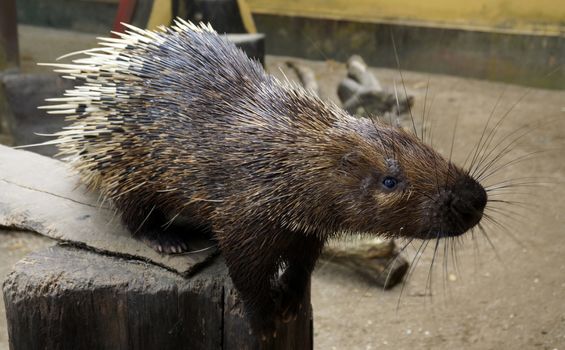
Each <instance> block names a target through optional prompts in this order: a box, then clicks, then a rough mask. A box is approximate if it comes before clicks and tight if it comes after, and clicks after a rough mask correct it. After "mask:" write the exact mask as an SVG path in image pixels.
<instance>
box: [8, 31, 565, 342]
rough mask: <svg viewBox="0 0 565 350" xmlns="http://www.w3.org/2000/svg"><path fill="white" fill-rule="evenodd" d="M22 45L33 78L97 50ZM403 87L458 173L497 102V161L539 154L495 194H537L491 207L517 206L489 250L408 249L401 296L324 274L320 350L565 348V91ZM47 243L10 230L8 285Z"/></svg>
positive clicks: (272, 61)
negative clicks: (57, 60) (19, 265)
mask: <svg viewBox="0 0 565 350" xmlns="http://www.w3.org/2000/svg"><path fill="white" fill-rule="evenodd" d="M20 35H21V43H20V45H21V51H22V58H23V60H24V64H23V67H24V70H26V71H38V69H41V68H36V67H34V66H33V65H32V63H33V62H37V61H50V60H52V59H53V57H54V56H57V55H59V54H63V53H66V52H68V51H72V50H78V49H81V48H86V47H88V46H90V45H91V44H92V42H93V38H92V37H91V36H88V35H78V36H77V35H75V34H74V33H68V32H67V33H65V32H60V31H51V30H43V29H41V30H38V29H36V28H31V27H21V28H20ZM67 38H68V39H69V40H68V41H67V40H66V39H67ZM53 39H55V40H56V43H55V42H53ZM50 40H51V41H50ZM46 52H49V54H48V55H46ZM284 61H285V58H275V57H269V58H268V61H267V62H268V69H269V70H270V71H272V72H274V73H275V74H276V75H279V76H280V75H281V72H280V70H278V69H277V67H278V66H279V65H280V64H281V63H283V62H284ZM303 62H304V61H303ZM304 63H305V64H308V65H309V66H311V67H312V68H313V69H314V70H315V72H316V76H317V78H318V80H319V83H320V86H321V90H322V91H321V94H322V96H323V97H325V98H329V99H335V98H336V97H335V92H334V91H335V87H336V86H337V82H338V81H339V79H341V78H342V77H343V76H344V74H345V73H344V68H343V65H341V64H338V63H335V62H331V61H329V62H304ZM374 72H375V74H376V75H377V76H378V77H379V79H381V81H382V83H383V85H385V86H393V85H394V83H396V85H397V86H398V87H399V90H402V89H401V86H402V84H401V82H400V78H399V76H398V73H397V72H396V71H394V70H387V69H376V70H374ZM404 80H405V85H406V88H407V90H408V91H409V93H410V94H413V95H414V96H415V98H416V105H415V107H414V117H415V120H416V125H417V128H418V130H420V126H421V120H422V111H423V107H424V101H425V102H426V111H427V112H426V114H427V116H426V119H427V120H428V121H430V120H431V124H432V127H431V128H430V127H429V122H428V123H426V124H427V125H428V126H427V127H426V130H427V134H428V135H429V134H430V130H432V132H431V133H432V136H433V137H432V138H433V143H434V145H435V147H436V149H438V150H439V151H441V152H442V153H444V154H445V155H446V156H448V155H449V154H450V149H451V143H452V140H453V145H454V146H453V152H452V154H453V155H452V157H453V159H454V160H455V161H456V162H458V163H462V162H463V160H464V159H465V157H466V155H467V154H468V153H469V152H470V151H471V150H472V148H473V147H474V146H475V145H476V144H477V142H478V141H479V139H480V137H481V134H482V131H483V129H484V127H485V125H486V123H487V120H488V119H489V115H490V114H491V112H492V111H493V108H494V106H495V105H497V101H498V105H497V107H496V109H495V112H494V116H495V118H494V120H495V121H494V122H493V121H491V122H490V125H491V126H492V125H495V124H496V120H499V119H500V117H502V116H504V115H506V114H507V115H508V116H507V117H505V120H504V121H503V122H502V123H501V124H500V125H499V126H498V127H497V132H496V135H495V138H494V141H493V142H491V143H490V147H493V146H495V145H497V143H498V140H503V143H502V145H500V146H499V147H498V148H497V149H498V151H497V150H495V151H494V152H493V153H492V154H491V156H493V155H496V154H498V153H497V152H500V150H503V149H504V147H505V146H504V145H505V144H506V143H507V142H509V141H511V140H512V139H513V137H514V136H520V137H519V140H518V141H517V142H516V143H515V144H513V145H512V146H511V147H510V149H511V152H510V153H509V154H508V155H507V156H506V157H505V158H504V159H503V160H502V161H501V163H500V164H505V163H506V162H508V161H511V160H513V159H517V157H520V156H522V155H525V154H528V153H531V152H540V153H535V154H533V155H532V156H531V157H530V158H529V159H527V160H525V161H523V162H519V163H516V164H511V165H510V166H507V167H503V168H502V169H501V170H500V171H499V172H498V173H497V175H496V176H493V177H491V178H489V179H488V180H487V181H486V185H488V184H491V185H492V184H496V183H498V182H500V181H504V180H512V181H514V182H528V183H530V182H531V183H534V184H535V186H527V187H526V186H522V187H515V188H508V189H507V190H505V191H499V192H498V194H497V195H493V196H491V199H504V200H508V201H512V202H513V203H493V202H491V203H489V206H488V207H489V211H488V213H489V214H490V215H492V216H493V218H495V219H496V220H497V222H499V223H500V225H498V226H497V225H494V224H492V223H491V224H488V223H487V224H486V235H487V236H488V239H487V238H486V237H485V236H484V235H482V234H481V233H480V232H475V233H474V234H473V236H471V235H470V234H469V235H467V236H465V237H464V238H463V239H462V240H461V241H460V242H459V244H456V245H455V249H454V250H452V249H451V247H452V246H453V244H450V245H449V247H447V249H446V250H444V244H445V243H444V241H442V242H440V243H439V247H438V250H437V252H438V253H437V256H436V258H435V260H433V256H434V254H433V251H434V245H435V243H434V242H432V243H429V244H428V245H427V249H425V250H424V252H423V254H416V252H417V250H418V249H419V248H420V242H418V243H414V244H413V245H412V246H409V247H408V248H407V249H406V252H405V256H406V257H407V258H408V259H410V260H412V259H413V258H416V260H415V261H413V262H414V263H413V264H412V266H413V267H415V268H414V271H413V272H412V273H411V274H410V276H409V278H408V279H407V281H406V283H405V284H404V286H403V287H402V286H398V287H396V288H393V289H392V290H390V291H383V290H381V289H380V288H378V287H375V286H373V285H371V284H370V283H368V282H367V281H365V280H363V279H361V278H359V277H357V276H355V275H353V274H352V273H351V271H349V270H347V269H345V268H343V267H340V266H337V265H335V264H333V263H331V262H330V263H326V262H323V263H321V264H319V266H318V268H317V270H316V271H315V273H314V276H313V282H312V303H313V305H314V310H315V323H314V324H315V347H316V349H565V255H564V254H563V252H565V236H564V235H565V215H564V214H563V210H564V209H565V156H564V155H563V151H564V150H565V122H564V119H565V112H564V108H565V92H563V91H548V90H540V89H528V88H524V87H519V86H512V85H505V84H497V83H491V82H484V81H477V80H472V79H461V78H455V77H448V76H438V75H426V74H420V73H413V72H404ZM426 90H427V98H425V96H426ZM516 104H517V105H516ZM513 105H516V106H515V107H514V108H512V109H511V107H512V106H513ZM510 109H511V110H510ZM455 121H457V127H456V128H455ZM454 130H455V137H453V135H454ZM487 130H491V127H488V128H487ZM523 131H526V133H525V135H522V134H524V132H523ZM487 132H488V131H487ZM512 133H514V134H512ZM506 135H510V136H508V137H506ZM512 135H513V136H512ZM505 137H506V138H505ZM489 149H490V148H489ZM487 154H488V152H487ZM505 159H506V161H505ZM494 168H495V167H492V169H494ZM503 192H504V193H503ZM489 240H490V242H491V243H489ZM398 243H399V245H401V244H402V242H398ZM48 244H52V243H51V242H50V241H48V240H47V239H43V238H42V237H38V236H36V235H33V234H27V233H18V232H16V233H14V232H6V231H0V279H3V278H4V276H5V275H6V274H7V273H8V271H9V266H11V265H12V264H13V263H15V262H16V261H17V260H18V259H20V258H21V257H23V256H24V255H25V254H27V253H28V252H30V251H32V250H35V249H38V248H40V247H42V246H45V245H48ZM445 251H446V252H447V253H448V254H444V252H445ZM452 251H454V252H456V256H457V259H454V256H453V255H452ZM446 255H447V256H446ZM432 261H434V266H433V269H430V266H431V263H432ZM430 271H431V273H430ZM0 312H2V313H3V309H0ZM4 348H7V338H6V331H5V324H4V316H3V315H0V349H4Z"/></svg>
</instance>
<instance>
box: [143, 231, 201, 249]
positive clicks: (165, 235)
mask: <svg viewBox="0 0 565 350" xmlns="http://www.w3.org/2000/svg"><path fill="white" fill-rule="evenodd" d="M135 238H137V239H138V240H140V241H142V242H143V243H145V244H147V245H148V246H150V247H151V248H153V249H154V250H156V251H157V252H159V253H164V254H180V253H185V252H188V251H190V247H189V245H188V243H187V241H186V234H183V232H180V231H179V230H178V229H173V228H170V229H169V230H165V231H161V230H151V231H144V232H138V233H136V234H135Z"/></svg>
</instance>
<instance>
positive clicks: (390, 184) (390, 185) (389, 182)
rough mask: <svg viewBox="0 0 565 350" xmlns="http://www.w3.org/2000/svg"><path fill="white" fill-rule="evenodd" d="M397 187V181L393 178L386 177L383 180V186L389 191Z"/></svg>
mask: <svg viewBox="0 0 565 350" xmlns="http://www.w3.org/2000/svg"><path fill="white" fill-rule="evenodd" d="M397 185H398V180H397V179H395V178H394V177H390V176H387V177H385V178H384V179H383V186H384V187H386V188H387V189H389V190H393V189H395V188H396V186H397Z"/></svg>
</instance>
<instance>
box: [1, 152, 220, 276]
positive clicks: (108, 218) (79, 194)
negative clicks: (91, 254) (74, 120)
mask: <svg viewBox="0 0 565 350" xmlns="http://www.w3.org/2000/svg"><path fill="white" fill-rule="evenodd" d="M0 193H2V196H0V226H5V227H11V228H17V229H22V230H29V231H34V232H37V233H40V234H43V235H46V236H49V237H51V238H54V239H57V240H60V241H65V242H71V243H73V244H77V245H80V246H86V247H89V248H90V249H92V250H96V251H101V252H105V253H107V254H113V255H118V256H125V257H129V258H135V259H139V260H142V261H149V262H152V263H154V264H157V265H159V266H162V267H165V268H167V269H169V270H171V271H175V272H177V273H180V274H183V275H190V274H191V273H193V272H194V271H196V269H198V268H199V267H201V266H202V265H203V264H205V263H206V262H207V261H209V260H210V259H211V258H212V257H213V256H214V255H215V254H216V248H215V247H214V243H213V242H210V241H206V240H194V241H193V242H192V243H191V247H192V249H193V250H195V251H198V250H201V249H204V248H206V247H210V249H208V250H205V251H200V252H196V253H186V254H179V255H163V254H159V253H157V252H156V251H154V250H153V249H151V248H149V247H148V246H147V245H145V244H144V243H142V242H140V241H138V240H136V239H134V238H133V237H132V236H131V234H130V233H129V232H128V231H127V229H126V228H125V227H123V226H122V224H121V222H120V218H119V215H118V214H117V213H115V212H114V210H113V209H111V208H110V207H109V206H108V205H107V204H106V205H103V204H102V202H101V200H100V198H98V195H97V194H93V193H90V192H87V191H86V189H85V188H84V187H83V186H82V185H80V182H79V178H78V175H76V174H75V173H74V172H73V171H72V170H71V169H69V166H68V165H67V164H66V163H63V162H60V161H57V160H55V159H51V158H47V157H44V156H40V155H37V154H34V153H31V152H27V151H21V150H14V149H12V148H9V147H5V146H0Z"/></svg>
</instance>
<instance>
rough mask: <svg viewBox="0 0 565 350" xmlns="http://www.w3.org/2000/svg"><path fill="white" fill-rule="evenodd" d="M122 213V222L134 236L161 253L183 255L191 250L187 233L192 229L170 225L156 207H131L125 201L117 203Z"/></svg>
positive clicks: (140, 204) (141, 205) (139, 205)
mask: <svg viewBox="0 0 565 350" xmlns="http://www.w3.org/2000/svg"><path fill="white" fill-rule="evenodd" d="M116 206H117V207H118V209H120V211H121V212H122V221H123V222H124V224H125V225H126V227H127V228H128V229H129V231H130V232H131V234H132V236H133V237H134V238H136V239H138V240H140V241H142V242H144V243H145V244H147V245H148V246H150V247H151V248H153V249H154V250H156V251H157V252H159V253H167V254H172V253H183V252H186V251H188V250H190V247H189V246H188V244H187V237H188V236H189V234H188V232H187V231H190V230H191V228H185V227H177V226H174V225H168V224H169V219H168V218H167V216H166V215H165V214H164V213H163V211H162V210H160V209H158V208H157V207H155V206H149V205H143V204H142V203H138V204H137V205H131V203H129V202H126V201H125V200H122V201H119V202H117V203H116Z"/></svg>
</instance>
